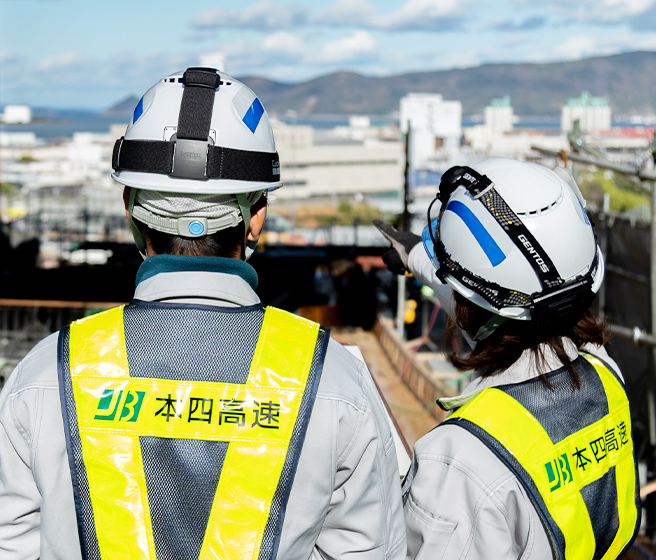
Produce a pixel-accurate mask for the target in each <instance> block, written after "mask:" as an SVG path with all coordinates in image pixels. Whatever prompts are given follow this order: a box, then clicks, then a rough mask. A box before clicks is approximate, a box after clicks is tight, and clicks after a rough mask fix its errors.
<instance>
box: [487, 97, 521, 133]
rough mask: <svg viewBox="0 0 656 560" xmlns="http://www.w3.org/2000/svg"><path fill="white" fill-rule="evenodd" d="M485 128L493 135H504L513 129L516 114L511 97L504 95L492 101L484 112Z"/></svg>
mask: <svg viewBox="0 0 656 560" xmlns="http://www.w3.org/2000/svg"><path fill="white" fill-rule="evenodd" d="M483 118H484V121H483V122H484V123H485V126H486V127H487V128H488V130H490V131H491V132H492V133H496V134H504V133H506V132H510V131H511V130H512V129H513V121H514V118H515V116H514V114H513V108H512V105H511V104H510V96H509V95H504V96H503V97H501V98H497V99H492V101H490V104H489V105H488V106H487V107H485V112H484V117H483Z"/></svg>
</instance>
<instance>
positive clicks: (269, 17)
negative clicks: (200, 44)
mask: <svg viewBox="0 0 656 560" xmlns="http://www.w3.org/2000/svg"><path fill="white" fill-rule="evenodd" d="M306 20H307V16H306V12H305V10H304V9H302V8H297V7H295V6H281V5H280V4H276V3H274V2H272V1H271V0H261V1H260V2H256V3H255V4H252V5H250V6H247V7H246V8H244V9H243V10H239V11H228V10H224V9H223V8H210V9H208V10H204V11H202V12H200V13H199V14H198V15H197V16H196V17H195V18H194V19H193V20H192V21H191V25H192V26H193V27H196V28H214V27H217V28H218V27H233V28H245V29H258V30H263V29H282V28H288V27H292V26H295V25H303V24H305V22H306Z"/></svg>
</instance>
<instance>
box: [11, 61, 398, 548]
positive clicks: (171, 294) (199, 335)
mask: <svg viewBox="0 0 656 560" xmlns="http://www.w3.org/2000/svg"><path fill="white" fill-rule="evenodd" d="M113 167H114V170H115V173H114V174H113V177H114V179H115V180H116V181H118V182H119V183H121V184H123V185H125V189H124V200H125V205H126V214H127V216H128V219H129V222H130V226H131V228H132V231H133V234H134V237H135V240H136V242H137V245H138V247H139V249H140V251H141V252H142V254H143V255H144V256H145V257H147V258H146V259H145V261H144V263H143V265H142V266H141V267H140V269H139V272H138V275H137V282H136V283H137V286H136V291H135V296H134V300H133V301H132V302H131V303H130V304H128V305H125V306H121V307H119V308H115V309H110V310H108V311H106V312H103V313H100V314H98V315H94V316H91V317H87V318H85V319H82V320H80V321H77V322H75V323H73V324H71V325H70V326H67V327H65V328H63V329H62V330H61V331H60V332H59V333H57V334H53V335H51V336H49V337H48V338H46V339H45V340H43V341H42V342H41V343H40V344H38V345H37V346H36V347H35V348H34V349H33V350H32V351H31V352H30V353H29V354H28V355H27V356H26V357H25V358H24V359H23V360H22V361H21V362H20V363H19V364H18V366H17V368H16V369H15V371H14V372H13V373H12V374H11V376H10V377H9V379H8V381H7V383H6V385H5V387H4V389H3V391H2V393H1V394H0V558H2V559H3V560H12V559H15V560H19V559H20V560H25V559H36V558H41V559H42V560H55V559H57V560H75V559H77V558H85V559H86V558H89V559H118V558H120V559H126V558H139V559H142V558H153V559H154V558H158V559H171V560H185V559H198V558H200V559H205V558H223V559H237V558H249V559H254V558H259V559H274V558H284V559H285V560H289V559H299V560H300V559H304V560H305V559H308V558H334V559H338V558H361V559H399V558H403V557H404V555H405V552H406V545H405V531H404V527H403V514H402V506H401V495H400V485H399V473H398V467H397V462H396V455H395V450H394V443H393V441H392V435H391V433H390V428H389V425H388V423H387V421H386V416H385V411H384V408H383V405H382V403H381V400H380V396H379V394H378V392H377V390H376V387H375V384H374V382H373V380H372V379H371V376H370V374H369V372H368V371H367V369H366V366H364V364H363V363H361V362H359V361H358V360H356V359H355V358H353V357H352V355H351V354H350V353H349V352H348V351H347V350H346V349H344V348H343V347H342V346H340V345H339V344H337V343H336V342H334V341H333V340H331V339H330V336H329V331H328V329H325V328H323V327H321V326H319V325H317V324H315V323H312V322H311V321H307V320H305V319H302V318H300V317H297V316H295V315H292V314H290V313H287V312H284V311H281V310H278V309H275V308H270V307H264V306H263V305H262V304H261V303H260V301H259V299H258V297H257V295H256V294H255V291H254V290H255V288H256V286H257V275H256V273H255V271H254V269H253V268H252V267H251V266H250V265H248V264H247V263H246V262H245V259H247V258H248V256H249V254H250V253H251V252H252V250H253V248H254V246H255V243H256V242H257V240H258V237H259V235H260V232H261V230H262V226H263V222H264V218H265V215H266V207H267V198H266V195H267V192H268V191H269V190H271V189H274V188H278V187H280V186H281V185H282V183H281V181H280V168H279V163H278V155H277V153H276V150H275V144H274V139H273V133H272V130H271V125H270V123H269V119H268V117H267V115H266V112H265V111H264V108H263V107H262V104H261V103H260V101H259V99H258V98H257V97H256V96H255V94H254V93H253V92H252V91H251V90H250V89H248V88H247V87H246V86H244V85H243V84H241V83H239V82H238V81H237V80H234V79H232V78H231V77H230V76H228V75H227V74H225V73H223V72H218V71H216V70H213V69H207V68H189V69H188V70H187V71H186V72H184V73H182V72H180V73H176V74H173V75H170V76H167V77H166V78H164V79H163V80H161V81H160V82H159V83H158V84H156V85H155V86H153V88H151V89H150V90H148V92H147V93H146V94H145V95H144V96H143V98H142V99H141V100H140V101H139V103H138V105H137V107H136V109H135V111H134V115H133V117H132V119H131V121H130V123H129V125H128V128H127V131H126V134H125V136H124V137H123V138H121V139H120V140H119V141H118V142H117V144H116V147H115V149H114V156H113ZM287 272H289V271H286V272H285V271H283V272H282V273H287Z"/></svg>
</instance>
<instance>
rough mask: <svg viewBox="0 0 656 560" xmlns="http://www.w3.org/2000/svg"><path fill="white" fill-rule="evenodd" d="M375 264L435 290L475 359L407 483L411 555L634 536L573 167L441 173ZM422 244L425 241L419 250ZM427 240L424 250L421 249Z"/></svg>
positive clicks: (618, 550)
mask: <svg viewBox="0 0 656 560" xmlns="http://www.w3.org/2000/svg"><path fill="white" fill-rule="evenodd" d="M434 202H439V204H438V205H437V206H438V207H439V213H436V217H435V218H434V217H433V214H431V209H430V208H429V212H428V221H429V225H428V226H427V227H426V229H425V230H424V233H423V235H422V237H421V238H420V237H419V236H417V235H414V234H411V233H408V232H398V231H396V230H395V229H393V228H391V227H390V226H388V225H386V224H382V223H378V224H377V226H378V227H379V229H380V230H381V231H382V233H383V234H384V235H385V236H386V237H387V238H388V239H389V240H390V241H391V242H392V250H391V251H390V252H389V253H388V254H387V255H386V257H385V260H386V262H387V264H388V266H390V268H391V269H393V270H394V271H396V272H399V273H401V272H405V271H406V270H408V271H410V272H411V273H413V274H414V275H415V276H416V277H417V278H418V279H419V280H420V281H422V282H423V283H425V284H428V285H430V286H431V287H433V288H434V289H435V291H436V293H437V295H438V296H439V297H440V298H441V299H442V300H444V301H445V303H446V307H447V308H448V309H449V311H450V314H451V317H450V327H449V328H450V329H454V328H458V329H461V330H462V331H463V334H464V335H465V337H466V338H467V339H468V340H469V341H470V342H471V349H470V350H469V351H468V352H466V353H464V354H462V355H458V356H456V355H452V356H451V358H450V359H451V362H452V363H453V364H454V365H455V366H456V367H457V368H459V369H460V370H473V371H474V373H473V377H472V382H471V383H470V385H469V386H467V387H466V388H465V390H464V391H463V392H462V394H461V395H460V396H458V397H453V398H444V399H440V401H439V404H440V405H441V406H442V407H443V408H444V409H446V410H450V411H452V412H451V414H450V415H449V416H448V417H447V419H446V421H444V422H443V423H442V424H440V426H439V427H438V428H437V429H435V430H433V431H431V432H430V433H429V434H427V435H426V436H424V437H423V438H421V439H420V440H419V441H418V442H417V444H416V446H415V449H414V459H413V463H412V466H411V468H410V470H409V472H408V474H407V476H406V478H405V481H404V486H403V500H404V510H405V520H406V526H407V538H408V558H420V559H428V558H431V559H432V558H449V559H450V558H459V559H465V558H466V559H471V560H473V559H483V558H493V559H495V560H499V559H511V558H522V559H548V558H549V559H550V558H557V559H565V558H567V559H574V558H575V559H577V560H583V559H592V558H617V557H619V556H621V555H622V553H623V551H624V550H625V549H627V548H628V547H629V546H630V544H631V543H632V541H633V539H634V538H635V536H636V534H637V531H638V527H639V525H640V502H639V496H638V478H637V474H636V464H635V460H634V449H633V442H632V439H631V421H630V414H629V404H628V400H627V397H626V393H625V390H624V383H623V377H622V374H621V373H620V371H619V369H618V367H617V365H616V364H615V362H614V361H613V360H612V359H611V358H610V357H609V356H608V354H607V352H606V351H605V350H604V348H603V343H604V340H605V335H604V329H605V323H604V322H603V321H600V320H599V319H598V318H597V317H596V316H595V315H594V314H593V313H592V312H591V311H590V310H589V308H590V305H591V303H592V301H593V299H594V296H595V293H596V292H597V290H598V289H599V287H600V285H601V282H602V280H603V276H604V263H603V256H602V254H601V251H600V250H599V247H598V246H597V243H596V240H595V235H594V232H593V229H592V226H591V224H590V221H589V219H588V216H587V214H586V212H585V209H584V207H585V201H584V199H583V197H582V195H581V193H580V191H579V189H578V187H577V185H576V183H575V181H574V179H573V178H572V177H571V175H570V174H569V172H568V171H567V170H566V169H564V168H556V169H554V170H553V171H552V170H549V169H548V168H546V167H543V166H540V165H537V164H533V163H525V162H519V161H515V160H511V159H505V158H492V159H488V160H485V161H483V162H481V163H480V164H478V165H477V166H476V167H475V169H472V168H469V167H454V168H451V169H450V170H448V171H447V172H446V173H445V174H444V175H443V177H442V180H441V183H440V188H439V193H438V195H437V198H436V200H435V201H434ZM422 239H423V243H421V240H422ZM422 245H423V246H422Z"/></svg>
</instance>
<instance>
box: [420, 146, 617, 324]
mask: <svg viewBox="0 0 656 560" xmlns="http://www.w3.org/2000/svg"><path fill="white" fill-rule="evenodd" d="M574 187H576V183H575V181H574V179H573V178H572V177H571V174H569V172H568V171H567V170H566V169H564V168H558V170H557V171H556V172H554V171H552V170H550V169H548V168H547V167H544V166H542V165H538V164H535V163H529V162H520V161H516V160H513V159H508V158H490V159H487V160H485V161H483V162H481V163H479V164H477V165H476V166H475V169H474V168H470V167H454V168H451V169H449V170H448V171H447V172H446V173H444V175H443V177H442V180H441V183H440V192H439V193H438V195H437V198H436V200H438V199H439V201H440V202H441V208H440V213H439V216H438V217H437V218H436V219H433V220H431V218H430V209H429V220H431V223H430V224H429V225H428V226H427V227H426V229H425V231H424V234H423V236H422V237H423V239H424V246H425V248H426V251H427V252H428V254H429V257H431V260H432V261H433V264H434V265H435V266H436V268H437V276H438V277H439V278H440V279H442V280H443V281H444V282H446V283H448V284H449V285H451V287H452V288H453V289H454V290H455V291H456V292H458V293H460V294H461V295H462V296H464V297H465V298H466V299H468V300H469V301H471V302H472V303H474V304H476V305H478V306H480V307H482V308H484V309H487V310H488V311H491V312H492V313H494V314H496V315H498V316H501V317H504V318H509V319H523V320H527V319H533V320H536V319H537V320H540V319H548V318H553V317H556V316H560V315H564V314H568V313H571V312H573V311H575V310H579V309H587V307H588V306H589V305H590V304H591V302H592V299H593V298H594V294H595V293H596V292H597V291H598V290H599V287H600V286H601V282H602V280H603V276H604V264H603V256H602V254H601V251H600V249H599V247H598V245H597V242H596V239H595V235H594V232H593V230H592V226H591V224H590V220H589V218H588V216H587V214H586V212H585V200H584V199H583V197H582V195H581V194H580V191H579V189H578V187H576V188H574Z"/></svg>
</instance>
